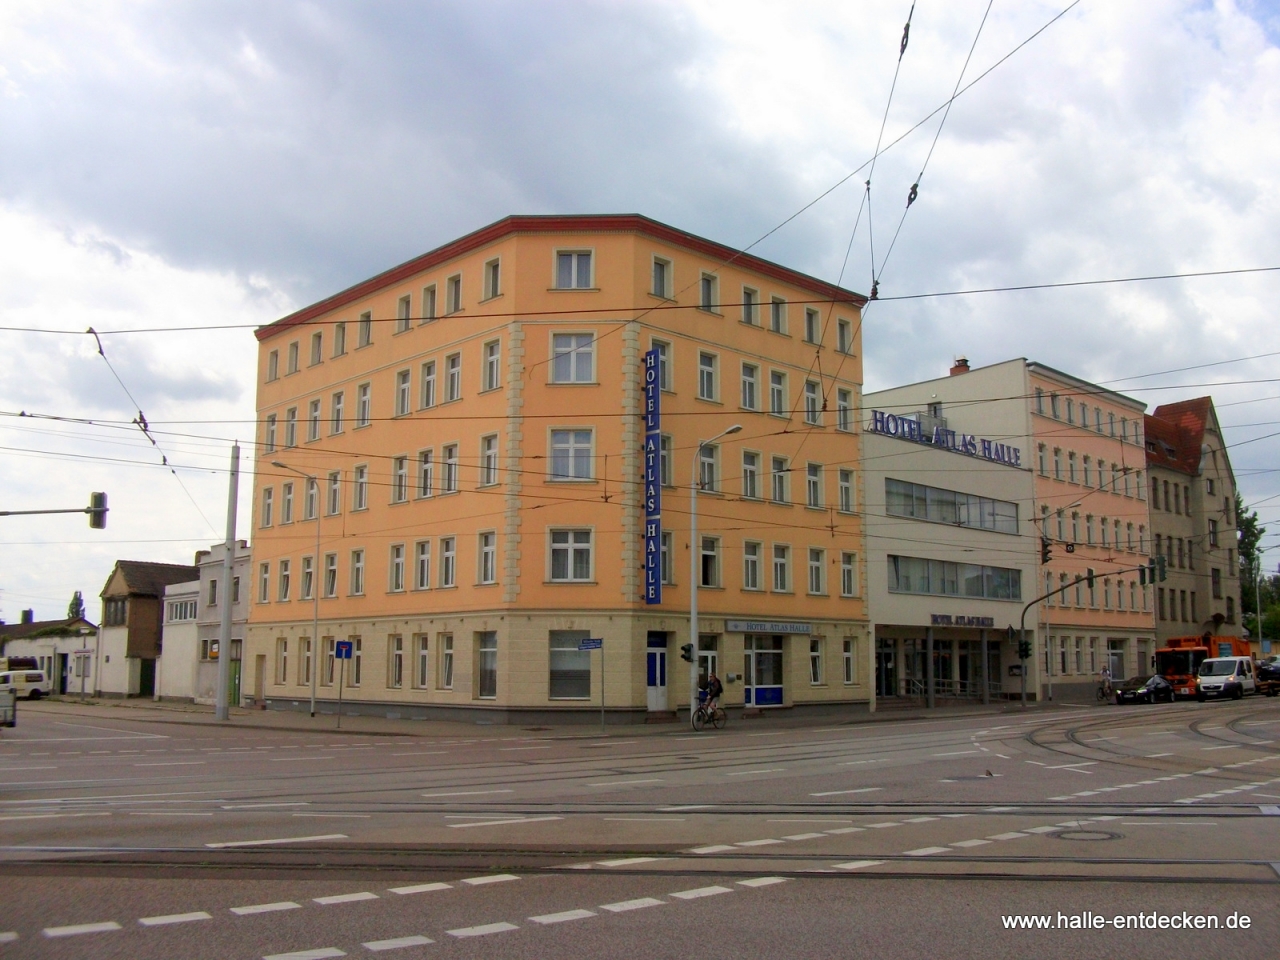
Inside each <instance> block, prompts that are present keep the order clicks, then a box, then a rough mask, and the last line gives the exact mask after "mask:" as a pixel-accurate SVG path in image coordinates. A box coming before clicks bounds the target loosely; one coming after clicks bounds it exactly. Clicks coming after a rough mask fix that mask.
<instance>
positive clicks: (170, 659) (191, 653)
mask: <svg viewBox="0 0 1280 960" xmlns="http://www.w3.org/2000/svg"><path fill="white" fill-rule="evenodd" d="M199 593H200V581H198V580H193V581H191V582H189V583H171V584H169V585H168V586H167V587H165V588H164V630H163V633H162V637H163V644H162V646H161V651H160V657H159V662H158V663H157V664H156V695H157V696H158V697H160V698H162V699H181V700H192V699H195V697H196V672H197V667H198V664H199V660H200V649H199V647H200V642H199V637H198V631H197V627H196V618H195V616H191V617H189V618H185V619H179V620H175V619H174V614H175V610H174V607H175V604H179V603H182V602H184V601H191V602H195V601H196V600H197V596H198V594H199Z"/></svg>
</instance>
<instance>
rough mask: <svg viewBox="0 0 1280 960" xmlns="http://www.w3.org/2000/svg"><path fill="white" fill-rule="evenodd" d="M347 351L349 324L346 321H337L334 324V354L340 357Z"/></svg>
mask: <svg viewBox="0 0 1280 960" xmlns="http://www.w3.org/2000/svg"><path fill="white" fill-rule="evenodd" d="M346 352H347V325H346V323H335V324H334V325H333V355H334V356H335V357H340V356H342V355H343V354H344V353H346Z"/></svg>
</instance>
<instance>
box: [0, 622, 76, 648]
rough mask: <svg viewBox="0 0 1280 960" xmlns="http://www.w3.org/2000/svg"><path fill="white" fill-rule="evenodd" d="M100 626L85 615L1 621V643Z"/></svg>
mask: <svg viewBox="0 0 1280 960" xmlns="http://www.w3.org/2000/svg"><path fill="white" fill-rule="evenodd" d="M82 626H83V627H88V628H89V629H90V630H97V629H98V628H97V627H96V626H95V625H94V624H92V623H90V622H89V621H88V620H86V619H85V618H84V617H67V618H66V619H65V620H36V621H35V622H33V623H0V643H2V642H3V641H5V640H22V639H25V638H27V637H34V636H40V635H51V634H66V633H72V632H76V633H78V632H79V630H78V628H79V627H82Z"/></svg>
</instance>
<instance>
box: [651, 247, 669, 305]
mask: <svg viewBox="0 0 1280 960" xmlns="http://www.w3.org/2000/svg"><path fill="white" fill-rule="evenodd" d="M653 295H654V296H655V297H662V298H663V299H664V300H669V299H671V261H670V260H663V259H662V258H661V257H654V258H653Z"/></svg>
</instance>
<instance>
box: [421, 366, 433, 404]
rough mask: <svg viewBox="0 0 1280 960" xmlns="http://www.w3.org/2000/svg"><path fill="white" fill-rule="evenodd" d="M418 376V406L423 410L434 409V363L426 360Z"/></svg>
mask: <svg viewBox="0 0 1280 960" xmlns="http://www.w3.org/2000/svg"><path fill="white" fill-rule="evenodd" d="M418 376H419V380H420V382H421V390H420V391H419V397H418V404H419V405H420V406H421V407H422V409H424V410H425V409H426V408H427V407H434V406H435V405H436V362H435V361H434V360H428V361H427V362H426V363H424V364H423V365H422V367H421V370H420V373H419V375H418Z"/></svg>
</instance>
